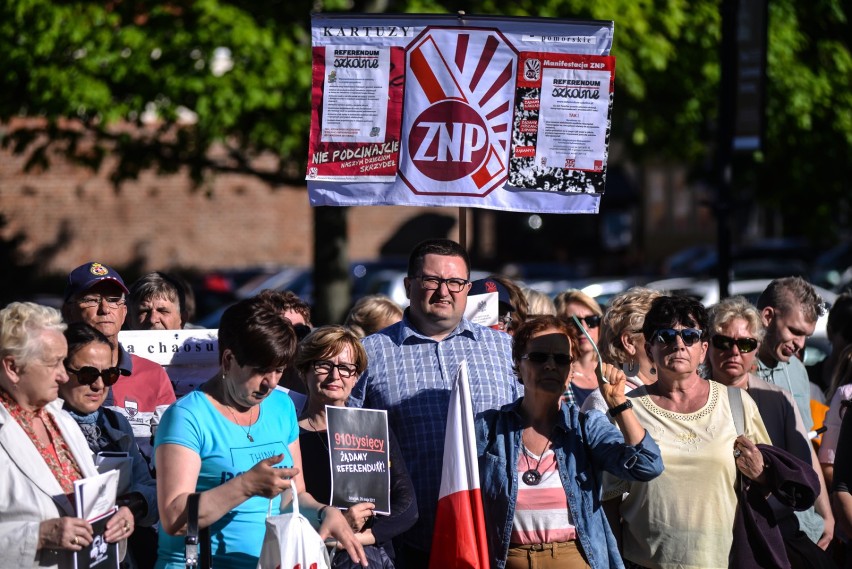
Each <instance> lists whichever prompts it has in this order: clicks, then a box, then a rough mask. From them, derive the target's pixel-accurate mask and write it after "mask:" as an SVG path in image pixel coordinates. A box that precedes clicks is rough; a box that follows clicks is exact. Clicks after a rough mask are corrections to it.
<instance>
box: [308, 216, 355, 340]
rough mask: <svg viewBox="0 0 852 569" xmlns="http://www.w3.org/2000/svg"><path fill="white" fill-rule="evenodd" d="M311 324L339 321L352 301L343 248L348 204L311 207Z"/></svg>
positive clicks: (346, 256)
mask: <svg viewBox="0 0 852 569" xmlns="http://www.w3.org/2000/svg"><path fill="white" fill-rule="evenodd" d="M313 210H314V294H313V309H312V311H311V320H312V321H313V323H314V325H323V324H340V323H342V322H343V321H344V320H345V319H346V313H347V311H348V310H349V305H350V304H351V303H352V298H351V290H350V287H351V284H350V279H349V258H348V257H349V256H348V252H347V251H348V249H347V235H346V229H347V215H348V213H349V208H348V207H331V206H322V207H315V208H313Z"/></svg>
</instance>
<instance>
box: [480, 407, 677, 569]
mask: <svg viewBox="0 0 852 569" xmlns="http://www.w3.org/2000/svg"><path fill="white" fill-rule="evenodd" d="M522 400H523V398H520V399H518V400H517V401H515V402H514V403H510V404H508V405H504V406H503V407H502V408H501V409H499V410H496V409H492V410H489V411H485V412H483V413H480V414H479V415H477V418H476V440H477V454H478V455H479V477H480V480H481V483H482V496H483V500H482V501H483V507H484V510H485V520H486V527H487V528H488V547H489V554H490V558H491V567H494V568H497V569H503V568H504V567H505V566H506V556H507V555H508V551H509V538H510V537H511V535H512V523H513V520H514V515H515V503H516V501H517V497H518V472H517V465H518V453H519V452H520V448H521V432H522V431H523V426H524V423H523V418H522V417H521V415H520V413H519V409H520V403H521V401H522ZM581 415H582V417H581ZM581 433H582V434H581ZM551 440H552V443H553V451H554V453H555V455H556V463H557V465H558V468H559V477H560V478H561V480H562V486H563V487H564V488H565V497H566V498H567V501H568V508H569V510H570V512H571V519H572V520H573V522H574V525H575V527H576V528H577V539H578V540H579V542H580V543H579V545H580V546H581V548H582V550H583V553H585V555H586V560H587V561H588V563H589V565H591V566H592V568H593V569H599V568H616V567H617V568H623V564H622V561H621V555H620V554H619V552H618V547H617V545H616V542H615V537H614V536H613V534H612V530H611V529H610V527H609V522H608V521H607V519H606V516H605V515H604V511H603V508H602V507H601V502H600V493H601V471H603V470H605V471H607V472H609V473H611V474H613V475H614V476H618V477H619V478H623V479H625V480H635V481H647V480H651V479H653V478H655V477H656V476H658V475H659V474H660V473H661V472H662V471H663V461H662V459H661V458H660V449H659V448H658V447H657V444H656V443H655V442H654V441H653V439H652V438H651V437H650V435H648V433H647V431H646V432H645V438H643V439H642V442H641V443H639V444H638V445H636V446H629V445H626V444H624V437H623V436H622V435H621V431H619V430H618V428H617V427H615V426H614V425H612V424H611V423H610V422H609V420H608V419H607V417H606V416H605V415H603V414H601V413H589V414H585V413H582V414H581V413H580V411H579V410H578V409H577V407H576V406H574V405H563V406H562V408H561V412H560V416H559V420H558V423H557V425H556V427H555V430H554V434H553V437H552V439H551Z"/></svg>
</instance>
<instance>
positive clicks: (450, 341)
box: [349, 311, 522, 551]
mask: <svg viewBox="0 0 852 569" xmlns="http://www.w3.org/2000/svg"><path fill="white" fill-rule="evenodd" d="M363 344H364V348H365V350H366V351H367V369H366V370H365V371H364V373H363V374H361V377H360V378H359V380H358V383H357V384H356V385H355V388H354V389H353V390H352V395H351V396H350V397H349V406H350V407H368V408H371V409H385V410H387V412H388V423H389V424H390V428H391V430H393V431H394V432H395V433H396V436H397V439H398V441H399V445H400V448H401V449H402V455H403V458H404V459H405V464H406V467H407V468H408V472H409V474H410V475H411V480H412V482H413V483H414V491H415V494H416V496H417V508H418V510H419V515H420V516H419V520H418V522H417V524H416V525H415V526H414V528H412V530H411V531H409V532H408V533H406V534H405V537H404V541H405V542H406V543H407V544H408V545H410V546H412V547H415V548H417V549H421V550H424V551H428V550H430V549H431V547H432V530H433V527H434V525H435V509H436V506H437V503H438V491H439V489H440V486H441V464H442V463H443V459H444V431H445V430H446V425H447V408H448V406H449V402H450V390H451V389H452V387H453V383H454V382H455V380H456V377H457V376H458V372H459V367H460V365H461V362H462V361H464V360H466V361H467V368H468V372H469V379H470V391H471V394H472V397H473V408H474V413H480V412H482V411H485V410H486V409H498V408H500V407H501V406H503V405H505V404H506V403H511V402H512V401H515V400H516V399H517V398H518V397H520V395H521V394H522V388H521V385H520V384H519V383H518V380H517V378H516V377H515V374H514V372H513V371H512V344H511V337H510V336H509V335H508V334H506V333H504V332H498V331H496V330H492V329H491V328H486V327H485V326H480V325H479V324H474V323H472V322H470V321H468V320H467V319H462V321H461V322H460V323H459V325H458V327H457V328H456V329H455V330H454V331H453V332H452V333H451V334H450V335H448V336H447V337H446V338H444V339H443V340H441V341H440V342H437V341H435V340H433V339H432V338H430V337H429V336H424V335H423V334H421V333H419V332H418V331H416V330H415V329H414V328H413V327H412V324H411V321H410V320H409V319H408V311H406V314H405V316H404V317H403V319H402V321H401V322H398V323H397V324H394V325H392V326H389V327H388V328H385V329H384V330H382V331H380V332H378V333H376V334H373V335H371V336H368V337H367V338H365V339H364V341H363Z"/></svg>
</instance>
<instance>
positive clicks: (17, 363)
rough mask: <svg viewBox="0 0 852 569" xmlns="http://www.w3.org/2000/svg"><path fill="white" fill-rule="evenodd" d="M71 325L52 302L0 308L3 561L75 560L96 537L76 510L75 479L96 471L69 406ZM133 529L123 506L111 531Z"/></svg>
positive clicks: (123, 534)
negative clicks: (65, 402) (62, 392)
mask: <svg viewBox="0 0 852 569" xmlns="http://www.w3.org/2000/svg"><path fill="white" fill-rule="evenodd" d="M64 329H65V324H63V323H62V317H61V316H60V314H59V312H58V311H57V310H55V309H53V308H48V307H45V306H39V305H37V304H32V303H28V302H26V303H21V302H14V303H12V304H10V305H9V306H7V307H6V308H4V309H3V310H0V550H2V552H3V553H2V559H3V562H2V564H0V565H2V566H3V567H16V568H18V567H20V568H23V567H72V566H73V565H74V561H73V555H74V553H75V552H77V551H81V550H82V549H83V548H85V547H87V546H88V545H90V544H91V543H92V541H93V539H94V536H93V532H92V525H91V524H90V523H89V522H87V521H86V520H84V519H82V518H79V517H77V514H76V512H75V507H74V482H75V481H77V480H80V479H82V478H86V477H87V476H93V475H95V474H97V470H96V469H95V465H94V462H93V461H92V454H91V452H90V451H89V447H88V445H87V444H86V439H85V437H84V436H83V433H82V431H80V428H79V427H78V426H77V423H75V422H74V420H73V419H71V417H70V416H68V415H67V414H66V413H64V412H63V411H62V401H60V400H58V396H59V386H60V385H61V384H63V383H65V382H66V381H68V375H67V373H66V371H65V365H64V360H65V358H66V356H67V344H66V341H65V337H64V336H63V335H62V331H63V330H64ZM132 532H133V514H132V513H131V512H130V510H129V509H128V508H126V507H122V508H120V509H119V510H118V512H117V513H116V514H115V515H114V516H113V517H112V518H111V519H110V520H109V521H108V522H107V524H106V534H105V536H104V537H105V538H106V540H107V541H108V542H116V541H119V540H121V539H125V538H127V537H128V536H129V535H130V534H131V533H132Z"/></svg>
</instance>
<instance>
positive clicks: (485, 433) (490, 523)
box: [476, 316, 663, 569]
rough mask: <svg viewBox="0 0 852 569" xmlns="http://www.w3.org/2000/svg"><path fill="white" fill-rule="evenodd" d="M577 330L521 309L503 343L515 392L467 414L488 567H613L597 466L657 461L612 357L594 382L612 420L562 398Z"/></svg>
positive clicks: (629, 470) (623, 473)
mask: <svg viewBox="0 0 852 569" xmlns="http://www.w3.org/2000/svg"><path fill="white" fill-rule="evenodd" d="M576 338H577V330H576V328H575V327H573V326H571V325H570V324H568V323H567V322H565V321H564V320H562V319H560V318H557V317H555V316H536V317H532V318H528V319H527V321H526V322H524V324H522V325H521V327H520V328H519V329H518V330H517V331H516V332H515V336H514V341H513V345H512V359H513V361H514V367H515V373H516V374H517V376H518V381H519V382H520V383H522V384H523V385H524V396H523V397H521V398H520V399H518V400H517V401H515V402H513V403H510V404H508V405H505V406H504V407H502V408H501V409H499V410H497V409H494V410H489V411H485V412H484V413H481V414H480V415H479V416H478V417H477V418H476V438H477V453H478V455H479V476H480V480H481V488H482V496H483V507H484V513H485V521H486V528H487V533H488V536H487V537H488V544H489V548H488V550H489V557H490V559H491V563H490V566H491V567H492V568H496V569H504V568H505V569H531V568H533V567H535V568H540V569H550V568H554V569H555V568H557V567H558V568H562V569H574V568H584V569H585V568H588V567H593V568H617V567H622V565H621V558H620V556H619V553H618V548H617V545H616V540H615V538H614V536H613V534H612V530H611V529H610V526H609V523H608V522H607V520H606V516H605V515H604V512H603V508H602V507H601V503H600V499H599V497H600V488H601V486H600V484H601V477H602V473H603V472H609V473H611V474H612V475H614V476H617V477H621V478H624V479H627V480H632V481H640V480H645V481H647V480H651V479H652V478H654V477H655V476H657V475H659V474H660V472H661V471H662V469H663V464H662V462H661V460H660V455H659V449H658V448H657V445H656V444H655V443H654V440H653V439H652V438H651V436H650V435H649V434H648V433H647V432H646V431H645V429H643V428H642V426H641V425H640V424H639V422H638V421H637V420H636V417H635V416H634V415H633V411H632V410H631V404H630V402H629V401H628V400H627V398H626V397H625V395H624V388H623V386H622V384H623V383H624V377H625V376H624V373H622V372H621V371H620V370H618V369H617V368H616V367H615V366H611V365H606V364H605V365H604V366H603V370H602V374H603V377H604V378H606V380H607V381H608V383H603V382H602V383H601V385H600V388H601V391H602V393H603V396H604V399H605V400H606V402H607V404H608V405H609V407H610V411H609V413H610V415H611V416H612V417H613V419H614V420H615V422H616V423H617V425H618V427H617V428H616V426H614V425H613V424H612V423H610V422H609V420H608V419H607V417H605V416H603V415H602V414H600V413H590V414H588V415H586V414H585V413H581V412H580V411H579V408H578V407H577V406H576V405H568V404H563V403H562V391H563V390H564V388H565V387H564V386H565V381H566V380H567V379H568V376H569V374H570V373H571V366H572V362H573V361H574V359H573V356H574V354H575V353H576V350H575V349H574V347H575V346H576ZM619 429H620V431H619ZM622 433H623V435H622Z"/></svg>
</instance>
